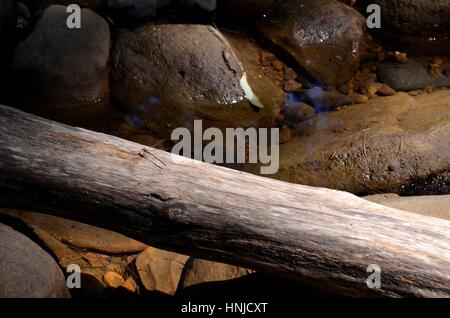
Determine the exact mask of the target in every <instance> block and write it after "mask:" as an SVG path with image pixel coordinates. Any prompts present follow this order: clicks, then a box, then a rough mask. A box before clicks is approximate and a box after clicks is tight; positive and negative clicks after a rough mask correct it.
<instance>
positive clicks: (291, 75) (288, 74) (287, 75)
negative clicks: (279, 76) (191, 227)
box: [284, 67, 297, 80]
mask: <svg viewBox="0 0 450 318" xmlns="http://www.w3.org/2000/svg"><path fill="white" fill-rule="evenodd" d="M296 78H297V73H296V72H295V71H294V70H293V69H292V68H290V67H285V68H284V79H285V80H295V79H296Z"/></svg>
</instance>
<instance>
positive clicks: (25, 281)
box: [0, 224, 70, 298]
mask: <svg viewBox="0 0 450 318" xmlns="http://www.w3.org/2000/svg"><path fill="white" fill-rule="evenodd" d="M0 255H1V257H0V269H1V270H0V298H22V297H23V298H45V297H58V298H60V297H61V298H66V297H70V294H69V291H68V289H67V287H66V280H65V278H64V275H63V273H62V272H61V269H60V268H59V266H58V264H56V262H55V261H54V260H53V258H52V257H51V256H50V255H49V254H47V253H46V252H45V251H44V250H43V249H42V248H40V247H39V246H38V245H37V244H36V243H34V242H33V241H31V240H30V239H29V238H28V237H26V236H25V235H23V234H21V233H19V232H17V231H15V230H13V229H12V228H10V227H9V226H6V225H4V224H0Z"/></svg>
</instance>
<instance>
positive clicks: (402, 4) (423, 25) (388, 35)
mask: <svg viewBox="0 0 450 318" xmlns="http://www.w3.org/2000/svg"><path fill="white" fill-rule="evenodd" d="M356 4H357V6H358V7H359V9H360V11H361V12H362V13H363V14H365V15H368V14H367V13H365V12H366V8H367V6H368V5H369V4H378V5H379V6H380V7H381V10H382V12H381V13H382V20H381V23H382V25H381V28H380V29H374V30H373V31H374V34H376V35H378V36H380V38H381V39H382V40H385V41H388V42H389V43H390V45H391V46H392V47H393V48H397V49H401V50H404V49H405V48H407V49H408V51H415V52H418V53H429V54H433V55H439V54H443V55H448V54H449V53H450V39H449V37H450V20H449V18H448V17H449V16H450V2H449V1H448V0H429V1H423V0H397V1H392V0H358V1H357V3H356Z"/></svg>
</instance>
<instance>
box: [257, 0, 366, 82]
mask: <svg viewBox="0 0 450 318" xmlns="http://www.w3.org/2000/svg"><path fill="white" fill-rule="evenodd" d="M330 17H332V18H330ZM257 28H258V30H259V31H260V32H261V34H262V35H263V36H264V37H265V39H267V41H269V42H270V43H272V44H273V45H275V46H276V47H278V48H279V49H281V50H282V51H284V52H285V53H286V54H287V55H288V56H289V57H291V58H293V59H294V60H295V61H296V62H297V63H298V64H299V66H300V68H301V69H304V70H305V71H306V72H307V73H308V74H309V76H310V77H311V78H313V79H315V80H316V81H318V82H319V83H321V84H323V85H325V86H326V87H332V86H339V85H340V84H343V83H345V82H347V81H349V80H350V79H351V78H352V76H353V75H354V72H356V70H357V69H358V68H359V65H360V62H361V60H362V58H363V57H364V56H365V53H366V49H367V48H366V43H367V34H366V21H365V19H364V17H363V16H362V15H361V14H359V13H358V12H357V11H356V10H354V9H353V8H351V7H349V6H347V5H345V4H343V3H340V2H337V1H334V0H319V1H318V0H301V1H298V0H288V1H283V2H282V3H281V4H280V5H279V6H277V7H276V9H275V10H273V12H272V13H271V14H270V15H269V16H268V17H267V18H264V19H261V20H260V21H259V22H258V23H257Z"/></svg>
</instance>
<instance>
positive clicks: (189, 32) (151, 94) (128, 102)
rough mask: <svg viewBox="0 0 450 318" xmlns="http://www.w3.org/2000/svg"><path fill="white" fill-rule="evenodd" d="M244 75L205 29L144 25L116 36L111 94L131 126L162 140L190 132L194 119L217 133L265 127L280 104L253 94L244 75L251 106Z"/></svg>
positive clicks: (256, 88)
mask: <svg viewBox="0 0 450 318" xmlns="http://www.w3.org/2000/svg"><path fill="white" fill-rule="evenodd" d="M169 40H170V41H169ZM250 71H251V70H249V72H250ZM245 72H246V68H245V65H243V64H242V63H241V61H240V60H239V59H238V57H237V56H236V54H235V53H234V51H233V49H232V48H231V47H230V45H229V44H228V41H227V40H225V37H224V36H223V35H222V34H221V33H220V32H219V31H217V30H216V29H215V28H213V27H211V26H205V25H176V24H172V25H147V26H143V27H141V28H138V29H136V30H134V31H133V32H130V31H126V30H121V31H120V32H119V33H118V37H117V39H116V41H115V46H114V48H113V51H112V74H111V86H112V96H113V97H114V99H115V100H116V101H117V102H118V104H119V105H120V106H121V107H122V108H123V109H124V110H125V111H127V112H128V113H130V114H133V115H134V117H133V122H134V124H138V125H139V124H141V125H143V126H145V128H147V129H149V130H151V131H153V132H154V133H155V134H157V135H158V136H159V137H162V138H170V135H171V132H172V131H173V130H174V129H175V128H178V127H186V128H192V126H193V122H194V120H195V119H203V126H204V127H217V128H221V129H225V128H234V127H244V128H246V127H270V126H271V124H272V121H273V118H274V116H275V114H276V113H277V112H278V111H279V106H280V105H279V104H281V102H282V101H281V102H277V101H276V100H275V98H274V96H273V95H272V94H267V96H268V97H267V99H266V98H265V96H264V95H263V94H259V92H260V91H261V90H260V89H259V87H260V84H258V82H255V81H252V78H253V77H252V76H251V75H252V74H250V73H249V75H248V76H245V77H246V78H247V79H248V82H249V83H250V87H251V89H252V90H253V93H254V95H255V96H258V97H259V101H260V102H261V104H262V106H263V107H262V108H261V107H255V105H252V103H251V101H249V100H248V99H247V98H246V95H248V94H246V92H245V91H244V87H243V86H242V79H243V77H244V74H246V73H245ZM264 81H265V80H264V78H263V77H261V79H260V82H262V83H264ZM283 97H284V96H283Z"/></svg>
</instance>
